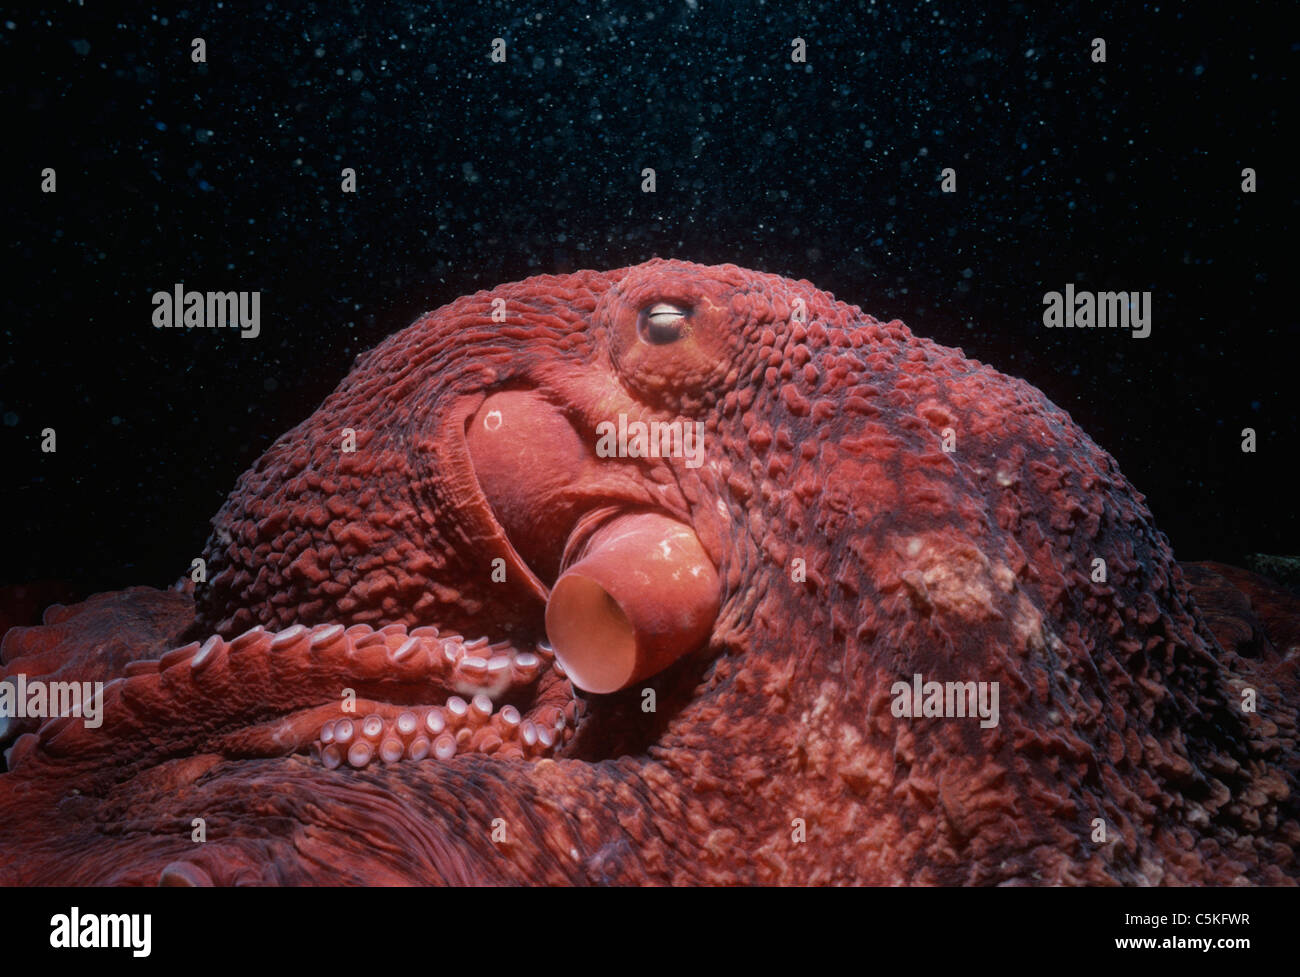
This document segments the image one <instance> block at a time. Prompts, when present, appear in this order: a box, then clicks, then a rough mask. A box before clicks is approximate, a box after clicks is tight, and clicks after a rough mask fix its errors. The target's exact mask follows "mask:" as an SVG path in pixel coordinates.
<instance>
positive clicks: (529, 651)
mask: <svg viewBox="0 0 1300 977" xmlns="http://www.w3.org/2000/svg"><path fill="white" fill-rule="evenodd" d="M620 417H621V422H622V423H623V424H624V425H625V429H626V430H630V431H635V428H634V427H631V425H635V424H636V423H638V422H639V423H642V424H647V425H648V424H651V423H653V422H659V424H660V425H670V424H674V423H676V424H678V425H679V427H678V430H679V431H680V432H682V433H683V434H685V433H686V432H687V431H688V430H689V431H690V432H695V431H696V430H697V428H696V427H695V426H694V425H696V424H699V425H700V427H699V428H698V430H699V431H702V434H703V439H702V450H701V451H700V452H699V454H697V455H696V456H694V457H691V456H689V455H688V454H687V452H686V450H685V448H686V446H685V445H684V444H682V445H679V447H681V449H682V450H680V451H676V452H675V453H674V451H673V450H672V442H671V437H669V438H668V440H667V441H665V442H664V443H665V444H667V445H668V446H669V449H670V450H669V452H668V453H669V454H670V455H671V456H670V457H638V456H637V454H638V452H637V451H636V450H635V449H634V448H632V449H627V450H620V451H617V452H614V453H613V454H612V455H611V454H610V453H608V452H598V451H597V445H598V444H599V443H600V441H601V436H602V433H608V431H609V430H610V428H609V427H607V426H605V427H602V425H611V424H612V425H614V426H615V428H617V426H618V425H619V424H620ZM688 425H689V427H688ZM658 430H659V431H663V430H668V431H669V433H670V434H671V429H670V428H664V427H660V428H659V429H658ZM631 437H632V438H635V434H632V435H631ZM697 446H698V445H697ZM624 447H625V448H626V445H625V446H624ZM611 526H613V527H614V529H610V528H609V527H611ZM623 529H626V532H622V531H621V530H623ZM656 534H660V536H662V537H663V538H659V536H657V535H656ZM672 534H678V535H676V536H674V535H672ZM670 538H671V539H670ZM611 539H612V540H613V542H612V543H611V542H610V540H611ZM671 540H677V541H679V543H680V545H677V544H676V543H674V544H673V545H669V542H670V541H671ZM673 546H677V548H676V549H674V548H673ZM660 550H662V552H663V553H664V554H666V555H665V556H664V559H665V560H666V561H667V562H665V563H664V564H663V565H662V566H660V567H658V569H656V570H655V571H654V572H655V573H658V574H659V575H658V576H653V575H651V576H649V577H646V578H645V579H640V578H638V579H637V580H633V579H632V577H631V575H633V574H636V573H637V572H643V573H649V572H650V570H648V569H647V568H649V567H650V566H651V564H652V562H653V559H652V558H653V556H654V554H655V552H656V551H660ZM611 554H612V555H611ZM628 554H631V555H628ZM203 557H204V560H205V564H206V569H207V577H206V579H205V580H204V581H203V582H200V583H197V584H194V583H187V584H186V585H185V586H184V587H181V588H180V589H179V590H177V591H173V592H159V591H154V590H150V589H148V588H136V589H133V590H130V591H124V592H121V593H116V594H109V595H101V596H99V597H97V598H93V599H92V600H90V601H88V602H86V603H83V604H80V605H76V606H73V607H68V608H61V607H55V608H53V609H52V610H51V611H50V612H49V613H48V614H47V616H46V623H45V624H44V625H42V626H40V627H36V628H28V629H14V630H13V631H11V632H10V633H9V634H8V635H6V637H5V639H4V646H3V652H2V656H3V676H5V677H8V679H9V680H11V681H12V680H14V677H16V676H17V675H18V674H20V673H21V674H24V675H26V676H28V677H29V678H31V677H38V678H41V679H43V680H46V681H71V680H77V681H103V682H105V683H108V685H107V686H106V688H105V690H104V694H103V700H102V702H103V707H104V708H103V723H102V725H101V726H99V727H98V728H96V729H91V728H88V726H87V724H85V723H84V722H82V720H80V719H77V718H75V717H74V718H64V719H54V720H50V721H49V722H44V723H43V722H41V721H39V720H17V719H11V720H8V721H5V725H4V728H3V730H0V735H2V736H3V737H4V739H5V741H6V742H5V745H6V746H7V747H8V755H7V768H8V769H7V772H5V773H3V774H0V882H4V883H6V884H15V883H23V884H47V883H139V884H150V885H152V884H177V885H195V884H210V883H215V884H231V883H253V884H260V883H316V882H318V883H332V882H344V883H451V884H464V883H479V882H507V883H510V882H513V883H667V882H706V883H744V882H795V883H863V882H914V883H963V884H966V883H971V884H1016V883H1019V884H1044V883H1120V884H1161V883H1166V884H1167V883H1236V882H1251V883H1283V882H1294V881H1295V879H1296V878H1297V876H1298V875H1300V869H1298V868H1297V865H1296V859H1295V852H1296V849H1297V846H1298V845H1300V824H1298V823H1297V801H1296V793H1295V788H1296V780H1297V748H1296V707H1295V703H1296V701H1297V700H1296V692H1297V688H1296V674H1295V668H1296V662H1295V655H1294V652H1291V653H1290V654H1289V655H1288V653H1287V648H1286V647H1285V646H1280V645H1279V646H1275V645H1274V644H1272V643H1270V642H1269V641H1268V640H1267V639H1266V638H1265V637H1263V636H1262V632H1259V631H1251V630H1250V629H1249V628H1247V631H1248V632H1250V633H1249V636H1247V637H1244V636H1243V634H1244V633H1245V632H1240V631H1239V630H1234V629H1233V625H1232V623H1231V621H1232V620H1234V618H1233V614H1235V613H1237V612H1235V611H1234V610H1233V608H1234V607H1235V606H1236V605H1235V604H1233V600H1235V599H1236V598H1235V597H1233V596H1231V595H1233V594H1237V593H1239V592H1238V591H1235V590H1233V589H1232V587H1231V586H1228V585H1226V584H1225V589H1222V590H1221V591H1216V592H1215V593H1216V594H1218V595H1219V596H1218V597H1216V598H1215V599H1216V601H1217V603H1216V605H1215V606H1216V607H1223V608H1227V611H1226V612H1225V613H1224V614H1223V615H1222V616H1221V618H1220V619H1219V623H1217V624H1215V626H1214V629H1213V630H1212V629H1211V626H1210V624H1208V623H1207V621H1206V620H1205V619H1204V618H1203V617H1202V616H1201V614H1200V612H1199V611H1198V608H1197V604H1196V601H1195V600H1194V599H1193V597H1192V593H1191V591H1190V590H1189V587H1188V583H1187V580H1186V579H1185V577H1184V574H1183V572H1182V570H1181V569H1180V567H1179V566H1178V564H1177V563H1176V562H1175V561H1174V558H1173V554H1172V552H1171V550H1170V546H1169V543H1168V541H1167V540H1166V538H1165V537H1164V536H1163V535H1162V534H1161V533H1160V532H1159V531H1158V530H1157V529H1156V528H1155V525H1154V522H1153V520H1152V517H1151V514H1150V512H1149V511H1148V509H1147V508H1146V506H1145V504H1144V502H1143V499H1142V496H1141V495H1140V494H1139V493H1138V492H1137V491H1136V490H1135V489H1134V488H1133V486H1132V485H1130V484H1129V483H1128V481H1127V480H1126V479H1125V478H1124V476H1123V475H1122V474H1121V473H1120V472H1119V470H1118V467H1117V466H1116V464H1115V462H1114V460H1113V459H1112V458H1111V457H1110V456H1109V455H1108V454H1106V452H1104V451H1103V450H1102V449H1101V448H1099V447H1098V446H1097V445H1095V444H1094V443H1093V442H1092V441H1091V440H1090V439H1089V438H1088V437H1087V435H1085V434H1084V433H1083V432H1082V431H1081V430H1080V429H1079V428H1078V427H1077V426H1076V425H1075V424H1074V423H1073V422H1072V421H1071V420H1070V418H1069V417H1068V416H1067V415H1066V414H1065V413H1063V412H1062V411H1061V410H1059V409H1058V408H1057V407H1055V406H1054V405H1052V404H1051V403H1050V402H1049V401H1048V400H1047V399H1046V398H1045V397H1044V396H1043V395H1042V394H1041V393H1040V392H1039V391H1037V390H1035V389H1034V388H1032V387H1030V386H1029V385H1027V384H1025V383H1024V382H1022V381H1019V380H1015V379H1012V378H1009V377H1007V376H1004V375H1002V374H1000V373H998V372H996V371H995V370H993V369H991V368H990V367H987V366H984V365H983V364H980V363H978V362H975V361H972V360H969V359H967V358H966V357H965V356H963V355H962V353H961V352H960V351H959V350H953V349H948V348H945V347H942V346H939V345H936V344H934V343H932V342H929V341H928V340H925V339H921V338H918V337H915V336H913V335H912V334H911V333H910V332H909V331H908V329H907V328H906V327H905V326H903V325H902V324H901V323H899V322H889V323H881V322H879V321H877V320H875V319H873V318H872V317H871V316H869V315H867V314H865V313H863V312H862V311H861V310H860V309H858V308H856V307H854V306H851V305H848V304H846V303H843V302H839V301H836V300H835V299H834V298H833V297H832V296H830V295H829V294H827V293H824V292H821V291H819V290H817V289H816V288H815V287H813V286H812V285H810V284H809V283H807V282H804V281H792V280H789V279H784V278H780V277H777V276H774V275H767V274H762V273H758V272H753V271H747V270H745V269H741V268H737V267H734V266H730V265H724V266H719V267H702V266H698V265H693V264H688V263H685V262H675V261H660V260H656V261H652V262H649V263H647V264H644V265H639V266H636V267H632V268H624V269H619V270H616V271H611V272H607V273H602V272H594V271H584V272H578V273H575V274H572V275H565V276H558V277H550V276H543V277H538V278H532V279H528V280H527V281H524V282H518V283H513V284H509V285H503V286H501V287H499V288H497V289H494V290H492V291H490V292H481V293H478V294H475V295H472V296H467V297H465V298H462V299H459V300H457V301H456V302H454V303H452V304H451V305H448V306H446V307H444V308H442V309H439V310H437V311H436V312H433V313H430V314H429V315H427V316H425V317H423V318H421V319H419V320H418V321H417V322H415V323H414V324H412V325H411V326H409V327H408V328H407V329H405V330H403V331H401V332H399V333H397V334H395V335H393V336H392V337H390V338H389V339H388V340H386V341H385V342H383V343H382V344H380V345H379V346H378V347H376V348H375V349H374V350H372V351H370V352H368V353H366V354H364V355H363V356H361V357H359V358H358V360H357V363H356V365H355V366H354V368H353V370H352V371H351V373H350V374H349V375H348V376H347V377H346V378H345V379H344V381H343V382H342V384H341V385H340V386H339V388H338V389H337V390H336V391H335V392H334V393H333V394H331V395H330V396H329V397H328V398H327V399H326V401H325V402H324V403H323V404H322V405H321V406H320V408H319V409H318V410H317V411H316V412H315V413H314V414H313V415H312V416H311V417H309V418H308V419H307V420H306V421H304V422H303V423H302V424H300V425H299V426H298V427H296V428H294V429H293V430H291V431H289V432H288V433H287V434H285V435H284V436H283V437H282V438H281V439H280V440H279V441H277V442H276V443H275V444H274V445H273V446H272V447H271V448H270V449H269V450H268V451H267V452H266V454H265V455H264V456H263V457H262V458H261V459H259V460H258V461H257V462H256V463H255V464H254V466H253V467H252V468H251V469H250V470H249V471H248V472H246V473H245V474H244V475H243V476H241V478H240V479H239V480H238V482H237V484H236V486H235V488H234V490H233V492H232V493H231V495H230V497H229V499H228V500H227V502H226V504H225V505H224V506H223V507H222V509H221V510H220V511H219V512H218V513H217V515H216V516H215V517H214V519H213V531H212V535H211V537H210V539H209V542H208V544H207V546H206V548H205V551H204V553H203ZM673 561H676V562H673ZM1098 561H1101V563H1100V564H1099V563H1098ZM1099 565H1100V566H1103V567H1104V574H1099V572H1098V566H1099ZM624 567H625V568H626V569H625V570H624V569H623V568H624ZM683 568H686V569H687V570H689V571H691V573H692V576H691V578H690V579H689V580H687V579H685V578H684V577H683V575H682V572H681V571H682V569H683ZM566 573H567V574H569V575H570V576H569V580H570V581H573V580H577V579H578V578H582V583H581V586H580V587H579V586H577V585H572V586H571V585H570V584H565V585H564V588H563V589H564V590H565V591H571V593H569V594H566V595H562V596H564V598H565V599H563V600H561V601H558V602H556V603H555V604H554V605H553V606H552V608H551V610H550V611H549V613H548V600H550V599H551V597H552V590H553V589H555V590H556V592H557V594H559V593H560V591H561V588H560V586H559V585H558V584H557V581H560V580H561V579H562V578H563V577H564V575H565V574H566ZM624 573H626V574H627V576H624V575H623V574H624ZM584 574H585V576H584ZM701 579H702V580H704V581H705V582H704V583H702V584H701V583H699V581H700V580H701ZM1198 579H1199V578H1198ZM1214 579H1215V580H1217V581H1220V582H1222V578H1218V577H1216V578H1214ZM592 581H594V583H593V582H592ZM592 588H599V589H592ZM1225 595H1227V596H1225ZM571 615H590V616H589V617H582V618H581V620H580V621H579V623H578V624H577V625H575V626H572V627H566V625H568V624H570V623H571V621H573V620H575V618H573V617H571ZM548 617H549V618H550V622H549V623H550V624H551V630H552V631H553V632H556V633H563V635H564V637H563V642H559V641H557V642H556V647H552V643H551V642H550V641H548V640H547V639H548V634H547V624H548ZM1283 617H1285V613H1284V614H1283ZM1239 618H1240V614H1237V619H1239ZM557 619H558V623H557ZM1224 622H1227V623H1224ZM334 625H339V626H340V627H337V628H336V627H334ZM250 628H260V629H265V630H264V631H263V630H256V631H253V632H252V633H251V634H248V633H245V632H248V630H249V629H250ZM593 628H596V629H604V630H602V631H600V634H602V635H606V636H607V637H605V638H602V640H607V641H609V642H610V647H611V649H614V647H615V645H617V647H618V648H620V649H622V651H620V652H618V653H619V654H622V655H623V656H624V658H623V659H620V660H619V661H618V662H616V663H615V665H610V664H609V663H608V662H607V661H603V660H601V659H600V657H599V654H598V652H599V642H595V643H592V642H586V643H583V642H582V638H583V636H584V635H587V634H590V633H592V629H593ZM620 628H622V629H623V630H619V629H620ZM345 629H346V630H345ZM1216 634H1217V635H1219V636H1220V637H1222V638H1223V641H1222V642H1221V641H1220V640H1218V639H1217V638H1216ZM213 635H217V636H220V637H217V638H213V637H212V636H213ZM241 635H242V636H241ZM620 642H621V643H620ZM562 643H564V644H565V646H564V647H560V645H561V644H562ZM614 653H615V651H614V650H611V655H612V654H614ZM566 656H568V658H567V660H568V661H569V662H570V664H571V666H572V667H573V669H574V674H573V675H572V676H570V675H569V674H568V672H567V671H566V670H565V668H564V661H565V660H566ZM584 656H585V657H584ZM593 656H594V659H593ZM575 663H576V664H575ZM916 674H920V675H922V676H924V679H925V680H926V681H930V680H936V681H939V682H958V681H960V682H984V683H993V682H996V683H998V688H999V690H1000V709H999V721H998V723H997V725H995V726H992V727H989V728H984V727H982V726H981V724H980V722H979V721H978V720H972V719H969V718H937V717H931V718H924V717H923V718H905V717H900V716H898V715H895V710H894V708H893V704H894V701H895V700H894V696H893V695H891V689H892V687H893V686H894V684H895V683H897V682H900V681H902V682H908V683H910V682H911V681H912V678H913V676H914V675H916ZM571 678H572V679H573V680H572V681H571V680H570V679H571ZM584 686H585V687H586V688H585V690H584ZM607 687H608V688H612V689H613V690H612V691H609V690H607ZM1246 691H1249V692H1250V693H1251V694H1252V695H1253V701H1254V703H1255V709H1254V711H1247V710H1244V709H1243V708H1242V703H1243V701H1244V699H1245V698H1247V696H1245V695H1244V692H1246ZM349 693H351V695H352V697H353V698H354V699H355V702H356V708H355V710H353V711H348V710H346V709H345V708H344V705H345V703H346V702H347V701H348V694H349ZM651 701H652V704H653V710H652V711H649V710H647V704H648V703H650V702H651ZM343 720H347V722H346V723H342V721H343ZM196 819H198V821H197V823H196ZM1099 825H1100V826H1102V827H1103V828H1104V840H1101V838H1100V836H1099V829H1098V826H1099ZM199 831H201V832H202V834H203V838H204V840H201V841H199V840H196V832H199Z"/></svg>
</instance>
